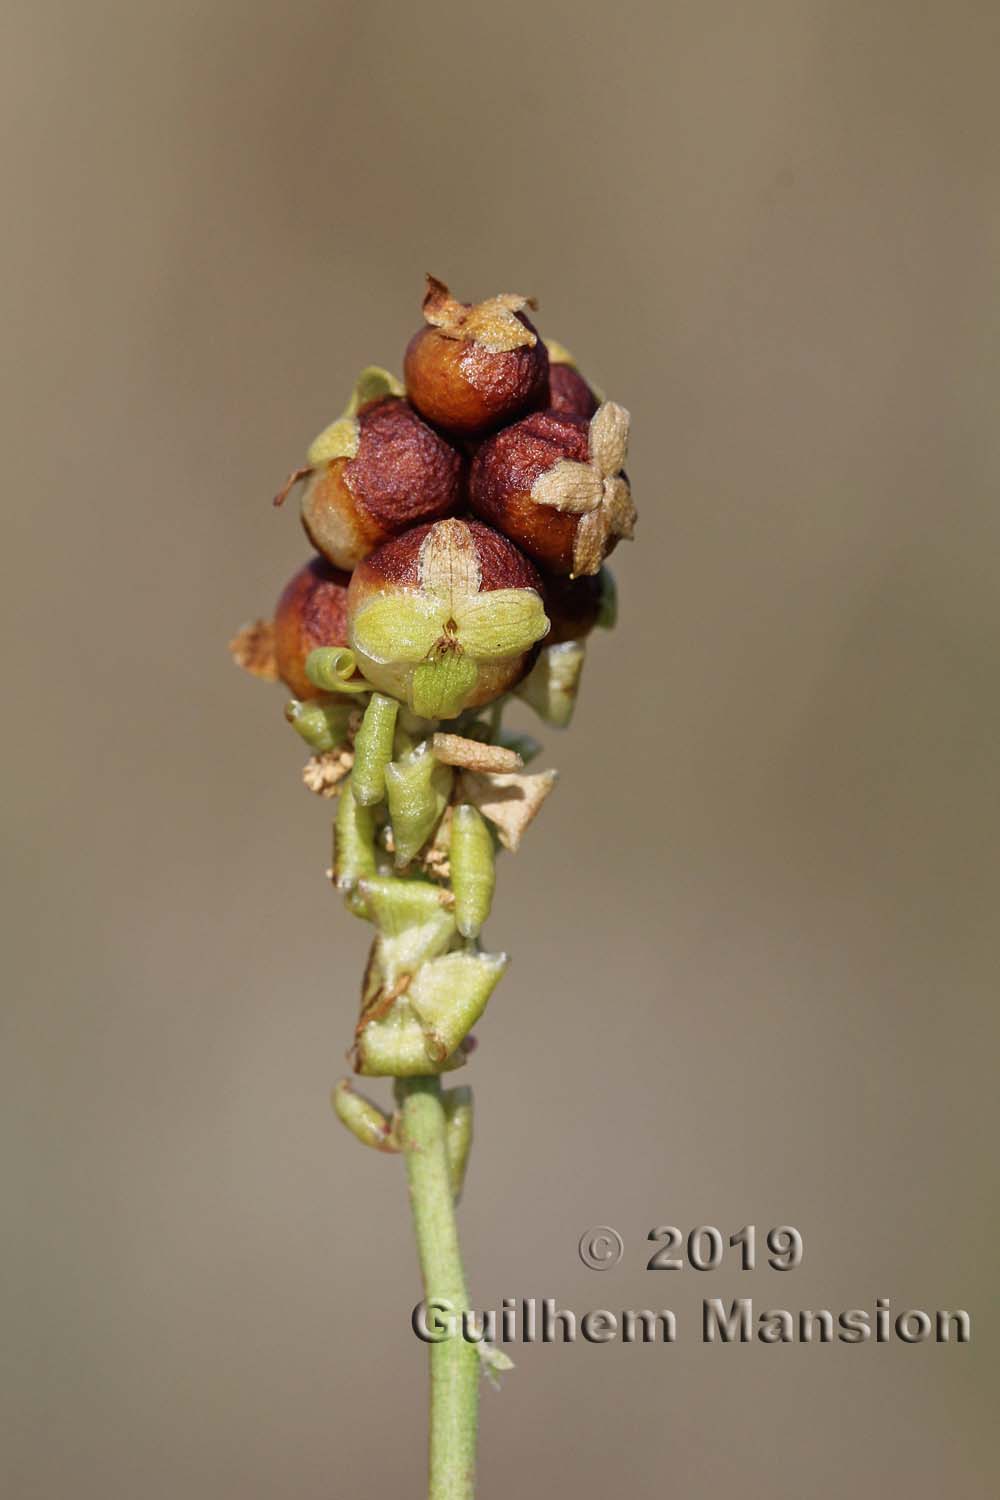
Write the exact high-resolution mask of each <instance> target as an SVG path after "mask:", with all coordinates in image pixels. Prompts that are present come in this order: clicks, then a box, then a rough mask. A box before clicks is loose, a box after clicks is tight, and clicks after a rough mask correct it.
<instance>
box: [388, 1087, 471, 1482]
mask: <svg viewBox="0 0 1000 1500" xmlns="http://www.w3.org/2000/svg"><path fill="white" fill-rule="evenodd" d="M396 1094H397V1098H398V1099H399V1101H400V1106H401V1109H400V1116H401V1118H400V1128H399V1136H400V1145H401V1148H402V1152H403V1157H404V1160H405V1162H406V1176H407V1181H408V1183H409V1189H410V1208H411V1211H412V1214H413V1228H414V1232H415V1235H416V1240H417V1251H418V1254H419V1257H420V1273H421V1276H422V1278H423V1285H424V1299H425V1301H427V1302H430V1301H432V1300H433V1299H438V1298H440V1299H442V1300H446V1301H447V1302H448V1304H449V1305H450V1308H452V1309H454V1311H455V1313H456V1314H458V1315H459V1316H460V1315H461V1313H462V1312H463V1311H465V1310H467V1308H468V1305H469V1297H468V1292H467V1291H466V1288H465V1272H464V1270H463V1268H462V1253H461V1250H460V1248H459V1243H458V1229H457V1226H456V1223H455V1209H454V1198H453V1192H452V1177H451V1173H450V1170H449V1163H448V1150H447V1136H446V1132H447V1118H446V1114H445V1109H444V1105H443V1104H442V1102H441V1084H440V1081H439V1080H438V1079H437V1078H407V1079H401V1080H400V1081H399V1082H398V1083H397V1085H396ZM430 1366H431V1380H430V1459H429V1469H430V1485H429V1490H428V1500H471V1497H472V1496H473V1494H474V1493H475V1484H476V1429H477V1421H478V1410H479V1356H478V1354H477V1353H476V1346H475V1344H472V1343H468V1342H467V1341H466V1340H465V1339H464V1338H461V1337H451V1338H447V1339H444V1340H443V1341H442V1342H441V1343H432V1344H431V1345H430Z"/></svg>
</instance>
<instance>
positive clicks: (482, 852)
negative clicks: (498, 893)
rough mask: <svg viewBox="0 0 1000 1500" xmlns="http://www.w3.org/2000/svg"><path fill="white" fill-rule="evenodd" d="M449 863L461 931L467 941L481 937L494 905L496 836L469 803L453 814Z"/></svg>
mask: <svg viewBox="0 0 1000 1500" xmlns="http://www.w3.org/2000/svg"><path fill="white" fill-rule="evenodd" d="M449 861H450V864H451V888H452V890H453V891H454V893H455V919H456V922H457V924H458V930H459V932H460V933H461V935H462V937H464V938H475V937H478V936H479V932H480V929H481V928H482V926H483V923H484V922H485V921H486V918H487V917H488V916H489V914H490V906H491V905H492V903H493V890H494V886H495V885H496V867H495V858H494V849H493V835H492V834H491V833H490V830H489V828H488V827H487V826H486V821H485V819H484V818H483V817H482V815H481V814H480V813H479V812H478V811H477V810H476V808H474V807H472V806H471V804H469V803H467V802H465V803H462V805H461V806H459V807H456V808H454V809H453V811H452V815H451V845H450V850H449Z"/></svg>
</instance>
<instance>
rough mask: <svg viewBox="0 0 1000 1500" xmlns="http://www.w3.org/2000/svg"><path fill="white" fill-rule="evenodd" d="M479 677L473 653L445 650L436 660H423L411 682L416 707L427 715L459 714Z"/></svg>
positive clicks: (419, 711)
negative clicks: (472, 656)
mask: <svg viewBox="0 0 1000 1500" xmlns="http://www.w3.org/2000/svg"><path fill="white" fill-rule="evenodd" d="M478 680H479V668H478V667H477V666H476V663H475V662H474V661H473V660H472V658H471V657H470V656H466V655H465V654H464V653H463V652H459V651H443V652H442V653H441V655H440V656H438V657H436V658H435V659H434V660H432V661H425V662H421V664H420V666H419V667H417V668H416V670H415V671H414V673H413V680H412V683H411V686H410V698H411V701H412V706H413V711H414V713H417V714H419V715H421V717H422V718H425V719H454V718H457V716H458V715H459V714H460V713H461V712H462V709H463V708H464V707H465V704H466V700H467V698H468V697H469V694H470V693H471V692H472V690H473V688H474V687H475V686H476V683H477V682H478Z"/></svg>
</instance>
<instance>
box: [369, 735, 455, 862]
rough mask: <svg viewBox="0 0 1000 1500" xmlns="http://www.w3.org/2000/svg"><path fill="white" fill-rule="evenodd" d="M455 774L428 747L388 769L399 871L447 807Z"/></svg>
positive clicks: (415, 852) (429, 833) (390, 812)
mask: <svg viewBox="0 0 1000 1500" xmlns="http://www.w3.org/2000/svg"><path fill="white" fill-rule="evenodd" d="M452 774H453V773H452V770H451V767H450V766H445V765H442V764H441V762H440V761H439V760H438V759H437V758H436V756H434V755H433V754H432V753H431V749H430V746H429V745H428V744H426V743H424V744H421V745H418V746H417V748H416V749H415V750H411V751H410V752H409V754H408V755H404V756H403V758H402V759H401V760H394V761H391V762H390V763H389V765H387V766H386V768H385V792H386V797H387V799H388V803H389V818H390V820H391V823H392V837H393V841H394V843H395V849H396V853H395V862H396V866H397V868H398V869H402V868H403V866H404V865H408V864H409V862H410V860H411V859H412V858H413V857H414V855H415V854H417V853H419V851H420V850H421V849H422V848H423V846H424V844H425V843H426V842H427V840H428V839H429V838H430V836H431V834H432V833H433V832H434V829H435V827H436V826H437V822H438V819H439V818H440V817H441V814H442V813H443V812H444V810H445V807H446V806H447V805H448V798H449V796H450V794H451V784H452Z"/></svg>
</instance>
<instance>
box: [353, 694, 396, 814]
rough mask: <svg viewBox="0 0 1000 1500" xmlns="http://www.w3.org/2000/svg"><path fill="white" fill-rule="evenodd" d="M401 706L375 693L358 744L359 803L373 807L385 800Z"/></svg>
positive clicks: (355, 779)
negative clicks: (397, 718) (387, 769)
mask: <svg viewBox="0 0 1000 1500" xmlns="http://www.w3.org/2000/svg"><path fill="white" fill-rule="evenodd" d="M398 712H399V704H398V703H397V702H396V700H395V698H387V697H386V696H385V694H384V693H372V696H371V701H370V702H369V704H368V707H367V708H366V709H365V716H364V718H363V719H362V721H361V728H360V729H359V730H358V733H357V738H356V739H355V741H354V771H353V773H352V776H351V782H352V785H353V787H354V796H355V799H356V800H357V801H358V802H360V803H361V805H362V806H363V807H371V806H373V805H374V804H375V803H377V802H381V801H382V800H383V799H384V797H385V768H386V766H387V765H388V764H389V762H390V760H391V759H392V749H393V736H394V734H395V729H396V715H397V713H398Z"/></svg>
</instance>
